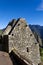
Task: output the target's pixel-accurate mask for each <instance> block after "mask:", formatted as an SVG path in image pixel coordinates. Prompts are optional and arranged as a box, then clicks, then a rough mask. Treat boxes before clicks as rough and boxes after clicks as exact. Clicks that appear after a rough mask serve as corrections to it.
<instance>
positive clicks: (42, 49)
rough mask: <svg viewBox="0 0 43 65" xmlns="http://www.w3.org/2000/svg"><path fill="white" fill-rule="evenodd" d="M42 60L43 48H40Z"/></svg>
mask: <svg viewBox="0 0 43 65" xmlns="http://www.w3.org/2000/svg"><path fill="white" fill-rule="evenodd" d="M40 55H41V61H43V48H40Z"/></svg>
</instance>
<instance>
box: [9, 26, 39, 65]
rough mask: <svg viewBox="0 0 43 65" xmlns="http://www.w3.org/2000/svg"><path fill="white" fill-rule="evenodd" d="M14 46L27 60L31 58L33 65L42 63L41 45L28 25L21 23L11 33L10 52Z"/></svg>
mask: <svg viewBox="0 0 43 65" xmlns="http://www.w3.org/2000/svg"><path fill="white" fill-rule="evenodd" d="M13 48H15V49H17V50H18V53H19V54H20V55H22V56H24V57H25V58H26V59H27V60H29V59H30V60H31V61H32V62H33V65H38V64H39V63H40V53H39V45H38V43H37V41H36V39H35V37H34V35H33V33H32V32H31V30H30V28H29V27H28V26H25V25H20V26H16V27H15V28H14V29H13V31H12V33H11V35H9V52H11V50H12V49H13Z"/></svg>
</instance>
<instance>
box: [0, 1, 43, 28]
mask: <svg viewBox="0 0 43 65" xmlns="http://www.w3.org/2000/svg"><path fill="white" fill-rule="evenodd" d="M19 17H22V18H25V19H26V21H27V24H35V25H36V24H38V25H41V26H43V0H0V29H2V28H4V27H6V25H7V24H8V22H9V21H11V20H12V19H13V18H16V19H17V18H19Z"/></svg>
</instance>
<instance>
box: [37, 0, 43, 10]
mask: <svg viewBox="0 0 43 65" xmlns="http://www.w3.org/2000/svg"><path fill="white" fill-rule="evenodd" d="M36 10H37V11H43V0H41V3H40V4H39V6H38V7H37V9H36Z"/></svg>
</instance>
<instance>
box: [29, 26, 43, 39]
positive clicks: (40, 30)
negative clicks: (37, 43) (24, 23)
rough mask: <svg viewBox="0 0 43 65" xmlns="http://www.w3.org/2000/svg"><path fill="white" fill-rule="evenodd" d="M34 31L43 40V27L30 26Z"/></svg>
mask: <svg viewBox="0 0 43 65" xmlns="http://www.w3.org/2000/svg"><path fill="white" fill-rule="evenodd" d="M29 27H30V28H31V30H32V31H35V32H36V33H37V34H38V35H39V36H40V38H41V39H43V26H40V25H29Z"/></svg>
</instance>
